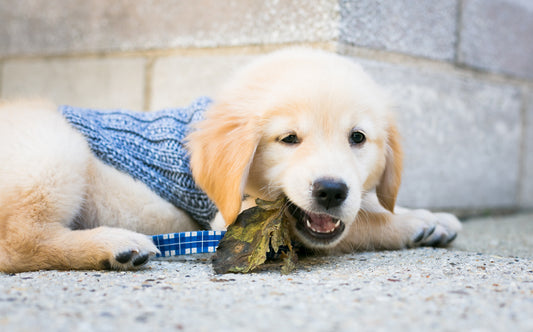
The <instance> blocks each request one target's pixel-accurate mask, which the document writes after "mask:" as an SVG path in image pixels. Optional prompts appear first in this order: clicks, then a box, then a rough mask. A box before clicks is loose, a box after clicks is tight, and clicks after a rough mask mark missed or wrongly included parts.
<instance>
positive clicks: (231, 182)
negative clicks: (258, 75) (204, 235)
mask: <svg viewBox="0 0 533 332" xmlns="http://www.w3.org/2000/svg"><path fill="white" fill-rule="evenodd" d="M259 138H260V136H259V133H258V130H257V128H256V126H255V125H254V120H253V119H252V118H250V117H249V115H248V116H247V114H240V115H239V113H238V112H235V110H233V109H232V107H231V105H229V104H214V105H213V106H212V108H211V109H209V110H208V111H207V114H206V119H205V120H202V121H200V122H199V123H198V125H197V126H196V128H195V131H194V132H193V133H191V134H190V135H189V136H188V138H187V145H188V148H189V150H190V153H191V168H192V173H193V176H194V178H195V180H196V182H197V184H198V185H199V186H200V188H202V190H204V191H205V192H206V194H207V196H209V198H210V199H211V200H213V202H214V203H215V205H216V206H217V207H218V209H219V210H220V213H221V214H222V217H223V218H224V220H225V222H226V224H227V225H229V224H231V223H232V222H234V221H235V219H236V218H237V215H238V214H239V212H240V209H241V202H242V198H243V191H244V186H245V184H246V179H247V178H248V173H249V169H250V165H251V163H252V160H253V157H254V154H255V150H256V148H257V145H258V143H259Z"/></svg>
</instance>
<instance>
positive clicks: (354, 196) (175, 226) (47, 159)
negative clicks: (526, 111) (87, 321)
mask: <svg viewBox="0 0 533 332" xmlns="http://www.w3.org/2000/svg"><path fill="white" fill-rule="evenodd" d="M215 100H216V101H215V104H214V105H213V106H212V107H211V108H210V109H209V110H208V112H207V115H206V120H205V121H203V122H201V123H200V124H199V125H198V128H197V131H196V132H195V133H194V134H192V135H191V136H190V137H189V138H188V139H189V143H188V144H189V147H190V150H191V153H192V167H193V173H194V175H195V177H196V180H197V181H198V183H199V185H200V186H201V187H202V188H203V189H204V190H205V191H206V192H207V194H208V195H209V196H210V197H211V198H212V199H213V200H214V201H215V203H216V204H217V206H218V207H219V209H220V211H221V215H219V216H217V218H216V221H215V222H214V225H215V228H222V227H224V225H223V224H224V220H225V221H226V222H225V223H226V224H228V223H231V222H233V220H234V219H235V218H236V216H237V214H238V213H239V212H240V211H241V210H242V209H243V208H244V207H245V206H243V205H242V198H243V195H244V194H247V195H251V196H252V199H251V200H249V201H252V202H253V198H255V197H261V198H263V199H274V198H276V197H277V196H278V195H280V194H284V195H286V196H287V197H288V198H289V199H290V200H291V201H292V202H293V203H295V204H296V205H298V206H299V207H300V208H302V209H305V210H307V211H314V210H316V206H315V203H314V202H313V198H312V197H311V196H310V184H311V183H313V181H315V180H316V179H317V178H320V177H331V178H335V179H342V181H344V182H345V183H346V184H347V185H348V187H349V192H348V197H347V198H346V200H345V202H344V203H343V204H342V206H340V207H339V208H336V209H335V211H333V212H332V211H330V213H331V214H332V215H334V216H335V217H336V218H339V219H340V220H342V221H343V223H344V224H345V225H346V229H345V231H344V232H343V234H342V236H341V237H340V238H338V239H336V240H335V241H333V242H331V243H329V244H327V245H324V244H317V243H314V242H313V241H310V240H309V239H300V240H301V241H302V242H303V243H304V244H305V245H307V246H309V247H311V248H317V249H322V250H325V251H326V252H339V251H350V250H356V249H375V248H384V249H395V248H403V247H407V246H414V245H444V244H446V243H447V242H448V241H450V240H452V239H453V237H454V236H455V234H456V233H457V232H458V231H459V229H460V228H461V225H460V223H459V222H458V220H457V219H456V218H455V217H454V216H452V215H449V214H433V213H430V212H429V211H425V210H415V211H412V210H406V209H396V211H394V209H395V200H396V195H397V192H398V188H399V185H400V180H401V168H402V162H401V149H400V144H399V140H400V139H399V136H398V133H397V130H396V125H395V121H394V116H393V115H392V113H391V112H390V106H389V105H388V103H387V98H386V96H385V95H384V94H383V93H382V92H381V90H380V88H379V87H378V86H377V85H376V84H375V83H374V82H373V81H372V80H371V79H370V78H369V77H368V76H367V75H366V74H365V73H364V72H363V70H362V69H361V68H360V67H359V66H358V65H356V64H355V63H353V62H352V61H350V60H348V59H345V58H343V57H340V56H338V55H334V54H330V53H326V52H320V51H312V50H306V49H293V50H287V51H281V52H277V53H274V54H272V55H268V56H265V57H262V58H261V59H259V60H257V61H255V62H253V63H252V64H251V65H249V66H247V67H245V68H244V69H243V70H241V71H240V72H239V73H238V74H237V75H236V76H235V77H234V78H233V79H232V80H230V81H229V82H228V84H227V85H226V86H225V87H224V88H223V89H222V90H221V92H220V94H219V95H218V96H217V98H216V99H215ZM354 128H358V129H361V130H363V131H364V132H365V134H366V137H367V140H366V142H365V143H364V145H362V146H361V147H354V146H350V144H348V137H349V135H350V132H351V131H353V130H354ZM293 132H294V133H296V134H297V135H298V136H299V138H300V139H301V141H302V142H301V143H300V144H298V145H297V146H287V145H284V144H282V143H280V137H283V136H284V135H287V134H289V133H293ZM247 206H248V205H247ZM395 212H396V213H395ZM195 229H197V226H196V224H195V223H194V222H193V221H192V220H191V219H190V218H189V217H188V216H187V214H185V213H184V212H183V211H181V210H179V209H177V208H175V207H174V206H173V205H171V204H170V203H168V202H166V201H164V200H163V199H161V198H160V197H158V196H157V195H156V194H154V193H153V192H152V191H150V190H149V189H148V187H147V186H146V185H144V184H143V183H140V182H138V181H135V180H133V179H132V178H130V177H129V176H127V175H125V174H123V173H121V172H119V171H117V170H115V169H114V168H112V167H109V166H107V165H105V164H103V163H102V162H101V161H99V160H98V159H97V158H95V157H94V156H93V155H92V154H91V152H90V150H89V148H88V145H87V143H86V142H85V140H84V138H83V137H82V135H80V134H79V133H78V132H76V131H75V130H74V129H72V128H71V127H70V126H69V125H68V123H67V122H66V121H65V120H64V119H63V118H62V116H61V115H60V114H59V113H58V112H57V111H56V107H55V106H54V105H51V104H47V103H45V102H11V103H3V104H0V271H4V272H19V271H28V270H39V269H101V268H113V269H130V268H135V267H137V266H141V265H143V264H144V263H145V262H146V261H147V260H148V258H149V257H150V256H151V255H153V254H155V253H156V251H157V249H156V248H155V247H154V245H153V244H152V242H151V241H150V240H149V238H148V237H147V236H145V235H142V234H158V233H165V232H179V231H187V230H195ZM293 231H294V230H293ZM141 233H142V234H141ZM295 237H296V238H298V235H297V234H296V232H295Z"/></svg>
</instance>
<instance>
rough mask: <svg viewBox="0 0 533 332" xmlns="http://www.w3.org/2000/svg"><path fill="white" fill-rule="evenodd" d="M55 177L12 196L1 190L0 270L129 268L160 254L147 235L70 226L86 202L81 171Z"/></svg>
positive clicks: (113, 229) (116, 229)
mask: <svg viewBox="0 0 533 332" xmlns="http://www.w3.org/2000/svg"><path fill="white" fill-rule="evenodd" d="M57 175H58V176H54V175H52V174H49V176H47V177H46V178H45V179H43V180H42V181H41V182H40V183H34V184H33V185H32V186H31V187H30V188H28V189H27V190H21V189H20V188H18V190H16V191H15V192H14V193H13V192H12V194H11V195H10V196H9V197H7V195H6V191H5V190H3V193H2V196H1V197H0V211H1V213H0V271H3V272H22V271H31V270H42V269H60V270H65V269H131V268H136V267H138V266H141V265H143V264H144V263H146V262H147V261H148V259H149V257H150V255H153V254H155V253H156V252H157V249H156V248H155V246H154V244H153V243H152V241H150V239H149V238H148V237H147V236H145V235H142V234H139V233H135V232H131V231H128V230H125V229H119V228H111V227H97V228H93V229H85V230H71V229H70V228H69V227H68V224H69V223H70V222H71V221H72V219H73V218H74V216H75V215H76V214H77V213H78V212H79V210H80V207H81V206H82V204H83V199H84V190H85V186H84V183H83V181H82V179H83V174H79V173H76V172H73V173H72V176H71V177H66V176H65V174H57ZM75 177H78V178H77V179H75ZM3 189H5V188H3Z"/></svg>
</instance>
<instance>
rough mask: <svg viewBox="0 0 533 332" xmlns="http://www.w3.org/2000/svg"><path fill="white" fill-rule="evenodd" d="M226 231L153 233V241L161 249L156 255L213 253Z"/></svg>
mask: <svg viewBox="0 0 533 332" xmlns="http://www.w3.org/2000/svg"><path fill="white" fill-rule="evenodd" d="M225 233H226V232H225V231H197V232H183V233H169V234H159V235H153V236H152V241H154V244H155V245H156V247H157V249H159V251H161V254H158V255H156V257H169V256H177V255H189V254H200V253H209V252H211V253H213V252H215V250H216V249H217V246H218V243H219V242H220V240H221V239H222V237H224V234H225Z"/></svg>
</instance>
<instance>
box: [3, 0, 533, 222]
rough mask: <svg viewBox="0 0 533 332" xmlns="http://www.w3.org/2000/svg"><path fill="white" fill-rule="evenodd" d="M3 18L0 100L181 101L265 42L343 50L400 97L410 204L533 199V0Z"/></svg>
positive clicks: (132, 104)
mask: <svg viewBox="0 0 533 332" xmlns="http://www.w3.org/2000/svg"><path fill="white" fill-rule="evenodd" d="M0 22H1V28H0V97H2V98H6V99H12V98H21V97H22V98H26V97H45V98H50V99H52V100H53V101H55V102H57V103H61V104H73V105H76V106H86V107H100V108H129V109H137V110H152V109H159V108H163V107H170V106H179V105H186V104H187V103H189V102H190V101H191V100H193V99H194V98H195V97H197V96H200V95H213V94H214V93H215V91H216V89H217V87H218V86H220V85H221V84H222V82H224V80H225V79H226V77H227V76H228V75H229V74H230V73H231V72H232V71H233V70H234V69H235V68H238V67H239V66H241V65H242V64H243V63H245V62H247V61H249V60H251V59H253V58H255V57H257V56H259V55H261V54H263V53H267V52H270V51H272V50H275V49H279V48H282V47H287V46H293V45H305V46H310V47H317V48H322V49H327V50H331V51H336V52H338V53H341V54H344V55H346V56H349V57H352V58H354V59H355V60H356V61H358V62H360V63H361V64H362V65H363V66H364V67H365V68H366V69H367V70H368V71H369V72H370V74H371V75H372V76H373V77H374V78H375V79H376V80H377V81H378V82H379V83H380V84H381V85H383V86H384V87H385V88H386V89H387V90H388V91H389V93H390V95H391V97H392V99H393V101H394V103H395V107H396V109H397V113H398V120H399V123H400V130H401V132H402V135H403V141H404V149H405V152H406V161H405V171H404V181H403V187H402V190H401V192H400V199H399V201H400V203H401V204H404V205H408V206H412V207H426V208H437V209H445V210H455V211H459V212H460V213H465V214H468V213H479V212H484V211H500V210H512V209H531V208H533V2H531V1H529V0H421V1H407V0H317V1H306V0H227V1H219V0H197V1H187V0H156V1H153V0H139V1H133V2H132V1H126V0H114V1H108V0H83V1H82V0H71V1H62V0H0ZM0 153H1V152H0Z"/></svg>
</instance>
